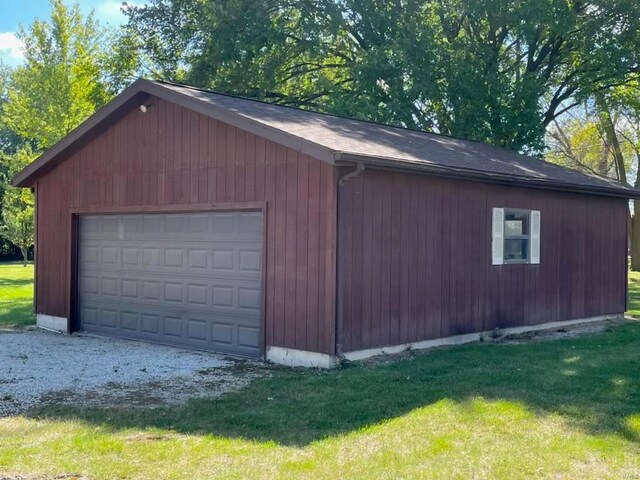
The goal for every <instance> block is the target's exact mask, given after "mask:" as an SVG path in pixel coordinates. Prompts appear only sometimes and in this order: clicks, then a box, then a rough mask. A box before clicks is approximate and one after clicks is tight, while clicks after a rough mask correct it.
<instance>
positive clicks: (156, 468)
mask: <svg viewBox="0 0 640 480" xmlns="http://www.w3.org/2000/svg"><path fill="white" fill-rule="evenodd" d="M635 281H636V280H634V282H635ZM631 288H632V289H633V288H635V284H634V283H633V282H632V284H631ZM635 300H636V299H635V298H634V301H635ZM638 306H640V304H638ZM634 308H638V307H634ZM52 368H55V366H52ZM639 371H640V323H636V322H629V323H625V324H612V326H611V327H609V328H608V329H607V330H606V331H604V332H601V333H595V334H589V335H584V336H579V337H576V338H569V339H562V340H548V341H540V342H531V343H523V344H515V343H512V344H483V343H480V344H474V345H467V346H462V347H456V348H449V349H440V350H433V351H429V352H425V353H415V354H412V355H408V356H407V357H406V358H404V359H401V360H397V361H394V362H391V363H384V362H382V363H380V364H378V365H377V366H372V365H353V366H349V367H345V368H342V369H339V370H334V371H329V372H317V371H304V370H293V369H275V368H274V369H272V370H271V371H270V375H268V376H265V377H263V378H261V379H258V380H256V381H254V382H253V383H252V384H250V385H249V387H247V388H246V389H244V390H242V391H239V392H237V393H231V394H227V395H225V396H223V397H221V398H218V399H211V400H206V399H200V400H192V401H191V402H189V403H188V404H186V405H184V406H178V407H167V408H159V409H158V408H156V409H150V408H149V409H145V408H127V407H126V406H123V407H121V408H112V409H99V408H82V407H56V408H51V407H50V408H47V409H43V410H39V411H38V410H33V411H31V412H29V413H28V414H27V415H25V416H22V417H13V418H5V419H0V478H2V477H3V476H8V477H11V476H14V477H18V476H19V475H25V476H28V475H31V476H42V478H51V477H55V476H57V475H64V474H83V475H86V476H87V477H88V478H91V479H112V478H134V479H135V478H141V479H146V478H148V479H158V478H162V479H165V478H175V479H179V478H184V479H192V478H197V479H205V478H238V479H240V478H255V479H260V478H265V479H266V478H268V479H287V480H291V479H298V478H313V479H316V478H319V479H332V480H333V479H336V478H340V479H361V478H376V479H377V478H389V479H397V478H439V479H450V478H459V479H470V478H475V479H509V480H511V479H520V478H522V479H524V478H527V479H528V478H550V479H551V478H553V479H577V478H579V479H625V478H627V479H633V478H636V479H637V478H640V376H639V374H638V372H639ZM1 390H2V388H1V385H0V392H1ZM38 478H40V477H38Z"/></svg>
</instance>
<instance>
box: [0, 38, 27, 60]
mask: <svg viewBox="0 0 640 480" xmlns="http://www.w3.org/2000/svg"><path fill="white" fill-rule="evenodd" d="M0 58H2V59H3V60H5V61H6V62H7V63H9V64H15V63H18V62H19V61H21V60H22V59H23V58H24V55H23V54H22V42H21V41H20V40H19V39H18V37H16V34H15V33H13V32H0Z"/></svg>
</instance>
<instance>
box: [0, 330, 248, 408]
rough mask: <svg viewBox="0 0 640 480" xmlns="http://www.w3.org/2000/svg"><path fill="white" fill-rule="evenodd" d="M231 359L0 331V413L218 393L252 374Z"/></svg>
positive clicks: (115, 342) (158, 401) (173, 399)
mask: <svg viewBox="0 0 640 480" xmlns="http://www.w3.org/2000/svg"><path fill="white" fill-rule="evenodd" d="M238 363H239V362H237V361H234V360H229V359H225V358H222V357H220V356H217V355H213V354H209V353H200V352H195V351H189V350H182V349H178V348H173V347H166V346H161V345H152V344H146V343H138V342H129V341H124V340H114V339H106V338H99V337H92V336H83V335H73V336H67V335H60V334H54V333H48V332H42V331H37V330H26V331H0V417H1V416H7V415H13V414H16V413H20V412H21V411H24V410H26V409H28V408H29V407H31V406H34V405H44V404H47V403H81V404H83V405H96V406H108V405H118V404H123V403H124V404H126V405H127V406H136V405H139V406H145V407H146V406H155V405H162V404H171V403H180V402H183V401H185V400H187V399H188V398H191V397H195V396H217V395H220V394H221V393H224V392H226V391H229V390H231V389H236V388H240V387H242V386H244V385H246V384H247V383H248V382H249V381H250V380H251V378H254V377H255V376H256V375H257V372H252V371H251V369H246V368H244V369H243V371H242V372H239V370H240V369H235V368H234V367H236V366H237V364H238ZM241 363H243V364H246V363H247V362H241Z"/></svg>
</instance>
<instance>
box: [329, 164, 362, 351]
mask: <svg viewBox="0 0 640 480" xmlns="http://www.w3.org/2000/svg"><path fill="white" fill-rule="evenodd" d="M363 171H364V163H362V162H358V163H357V164H356V167H355V168H354V169H353V170H351V171H349V172H347V173H345V174H344V175H342V176H341V177H340V178H339V179H338V208H337V210H338V211H337V216H338V235H337V237H338V238H337V242H338V248H337V253H336V256H337V262H336V263H337V268H336V277H337V278H336V356H337V357H338V359H340V360H344V358H345V357H344V353H343V351H342V346H343V344H344V330H343V326H344V318H343V313H342V312H343V305H344V261H345V254H344V225H343V221H344V203H345V202H344V192H343V188H344V185H345V184H346V183H347V181H348V180H349V179H350V178H354V177H357V176H358V175H360V174H361V173H362V172H363Z"/></svg>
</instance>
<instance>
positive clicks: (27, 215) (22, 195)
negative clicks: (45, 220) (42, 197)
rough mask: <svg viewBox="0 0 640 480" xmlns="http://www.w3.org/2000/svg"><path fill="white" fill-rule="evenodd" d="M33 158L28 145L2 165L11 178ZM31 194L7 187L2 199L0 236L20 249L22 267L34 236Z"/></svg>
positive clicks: (20, 189) (26, 190) (27, 191)
mask: <svg viewBox="0 0 640 480" xmlns="http://www.w3.org/2000/svg"><path fill="white" fill-rule="evenodd" d="M33 158H34V154H33V152H32V150H31V147H30V146H29V145H26V146H24V147H23V148H21V149H20V150H18V152H16V153H15V154H14V155H13V156H12V157H11V158H10V159H9V160H7V158H5V160H4V162H3V163H4V164H5V165H6V170H7V172H8V175H7V176H8V177H9V178H11V177H12V176H13V175H15V174H16V173H17V172H19V171H20V170H22V168H24V167H25V166H27V165H28V164H29V163H31V161H32V160H33ZM34 204H35V202H34V198H33V193H31V191H30V190H28V189H25V188H15V187H11V186H8V187H7V188H6V191H5V192H4V197H3V199H2V204H1V207H2V210H1V214H2V215H1V220H2V222H1V224H0V235H1V236H2V237H4V238H6V239H7V240H9V241H10V242H11V243H13V244H14V245H15V246H16V247H18V248H19V249H20V252H21V253H22V258H23V264H24V266H26V265H27V256H28V252H29V249H30V248H31V247H32V246H33V243H34V235H35V222H34Z"/></svg>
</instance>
